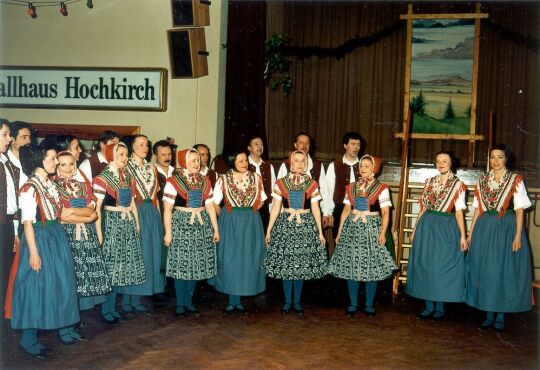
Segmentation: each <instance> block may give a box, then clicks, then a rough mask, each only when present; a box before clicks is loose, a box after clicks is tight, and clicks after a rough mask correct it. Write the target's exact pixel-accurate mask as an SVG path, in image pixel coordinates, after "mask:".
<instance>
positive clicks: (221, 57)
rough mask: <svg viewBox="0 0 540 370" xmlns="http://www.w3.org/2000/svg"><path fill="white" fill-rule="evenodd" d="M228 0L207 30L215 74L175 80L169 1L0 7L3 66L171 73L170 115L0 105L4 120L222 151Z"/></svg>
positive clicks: (215, 10) (217, 7) (214, 10)
mask: <svg viewBox="0 0 540 370" xmlns="http://www.w3.org/2000/svg"><path fill="white" fill-rule="evenodd" d="M227 7H228V1H226V0H224V1H213V2H212V5H211V6H210V24H211V25H210V26H207V27H205V31H206V47H207V50H208V51H209V53H210V56H209V57H208V70H209V75H208V76H205V77H201V78H198V79H174V80H172V79H170V71H169V69H170V68H169V51H168V45H167V30H168V29H170V28H172V27H171V26H172V18H171V2H170V1H169V0H94V8H93V9H88V8H87V6H86V1H81V2H78V3H74V4H69V5H68V11H69V15H68V16H67V17H63V16H62V15H61V14H60V13H59V11H58V8H57V7H39V8H37V14H38V17H37V18H36V19H31V18H30V17H29V16H28V14H27V13H26V8H25V7H21V6H14V5H9V4H0V25H1V26H0V27H1V32H0V65H16V66H70V67H71V66H75V67H143V68H144V67H160V68H166V69H167V70H168V71H169V73H168V75H169V76H168V78H169V80H168V83H167V85H168V88H167V90H168V91H167V111H166V112H130V111H94V110H61V109H8V108H0V117H3V118H6V119H8V120H10V121H14V120H22V121H27V122H30V123H32V122H36V123H60V124H75V125H76V124H92V125H106V126H109V127H113V128H114V126H118V125H133V126H141V133H143V134H145V135H147V136H148V137H149V138H150V140H152V141H154V142H155V141H156V140H159V139H163V138H165V137H167V136H171V137H174V138H176V141H177V144H179V147H180V148H184V147H188V146H191V145H193V144H194V143H196V142H204V143H207V144H208V145H209V146H210V147H211V149H212V151H213V152H214V153H220V152H221V149H222V147H223V142H222V141H223V119H224V110H225V108H224V107H225V60H226V51H225V50H224V49H223V48H222V47H221V44H226V31H227Z"/></svg>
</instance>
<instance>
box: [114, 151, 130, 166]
mask: <svg viewBox="0 0 540 370" xmlns="http://www.w3.org/2000/svg"><path fill="white" fill-rule="evenodd" d="M127 160H128V150H127V148H126V147H123V146H119V147H118V149H117V151H116V157H115V159H114V164H115V165H116V167H118V168H124V167H125V166H126V163H127Z"/></svg>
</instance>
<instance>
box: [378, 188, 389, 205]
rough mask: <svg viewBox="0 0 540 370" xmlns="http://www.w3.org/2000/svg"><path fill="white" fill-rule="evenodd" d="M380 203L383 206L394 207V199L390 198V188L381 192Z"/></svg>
mask: <svg viewBox="0 0 540 370" xmlns="http://www.w3.org/2000/svg"><path fill="white" fill-rule="evenodd" d="M379 205H380V206H381V208H384V207H392V201H391V200H390V190H388V188H386V189H384V190H383V191H381V193H380V194H379Z"/></svg>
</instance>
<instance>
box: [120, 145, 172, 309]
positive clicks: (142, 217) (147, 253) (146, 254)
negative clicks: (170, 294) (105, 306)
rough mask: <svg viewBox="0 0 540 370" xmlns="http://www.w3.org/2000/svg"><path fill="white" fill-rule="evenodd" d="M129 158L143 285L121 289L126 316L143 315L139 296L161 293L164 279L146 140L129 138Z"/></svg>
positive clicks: (153, 177)
mask: <svg viewBox="0 0 540 370" xmlns="http://www.w3.org/2000/svg"><path fill="white" fill-rule="evenodd" d="M127 145H130V147H131V151H132V154H131V156H130V157H129V160H128V162H127V165H126V169H127V170H128V172H129V174H130V175H131V177H132V178H133V179H135V203H136V204H137V214H138V215H139V222H140V225H141V232H140V239H141V247H142V253H143V258H144V269H145V271H146V282H145V283H144V284H140V285H132V286H125V287H120V289H119V291H118V292H119V293H121V294H123V297H122V310H123V311H124V312H127V313H131V312H135V313H144V312H146V311H148V309H147V308H146V307H145V306H144V305H143V304H142V303H141V296H142V295H144V296H151V295H154V294H157V293H163V292H164V290H165V275H164V274H162V273H161V271H160V265H161V253H162V248H163V233H164V231H163V223H162V222H161V216H160V214H159V204H158V199H157V191H158V179H157V170H156V168H155V167H154V165H152V164H151V163H149V162H148V161H147V160H146V157H147V156H148V150H149V148H148V138H147V137H146V136H144V135H135V136H133V137H131V138H130V143H129V144H127Z"/></svg>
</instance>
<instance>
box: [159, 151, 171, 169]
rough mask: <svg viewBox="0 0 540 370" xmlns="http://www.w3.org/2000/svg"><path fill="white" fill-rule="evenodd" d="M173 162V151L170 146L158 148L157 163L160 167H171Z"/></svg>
mask: <svg viewBox="0 0 540 370" xmlns="http://www.w3.org/2000/svg"><path fill="white" fill-rule="evenodd" d="M171 160H172V151H171V148H170V147H168V146H158V147H157V152H156V162H157V164H158V165H159V166H160V167H163V168H166V167H169V165H170V164H171Z"/></svg>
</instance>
